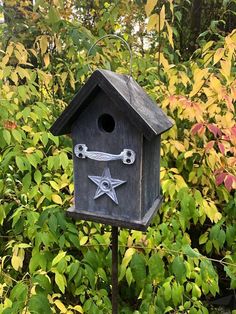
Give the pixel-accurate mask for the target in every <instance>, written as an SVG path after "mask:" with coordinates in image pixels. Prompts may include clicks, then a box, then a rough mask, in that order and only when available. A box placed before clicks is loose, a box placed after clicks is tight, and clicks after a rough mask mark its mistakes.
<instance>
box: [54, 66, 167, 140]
mask: <svg viewBox="0 0 236 314" xmlns="http://www.w3.org/2000/svg"><path fill="white" fill-rule="evenodd" d="M97 86H99V87H101V88H102V89H103V90H104V91H105V92H106V93H107V94H108V95H109V96H110V97H111V98H112V99H113V102H115V103H116V104H117V105H119V106H120V109H121V110H122V112H123V113H126V114H127V116H126V118H127V119H128V120H130V121H131V123H132V121H133V123H134V125H135V126H136V128H138V129H139V131H141V132H142V133H143V134H144V136H145V137H146V138H149V139H151V138H152V137H153V136H156V135H160V134H161V133H163V132H165V131H167V130H168V129H169V128H171V127H172V125H173V123H172V122H171V121H170V120H169V118H168V117H167V116H166V114H165V113H164V112H163V111H162V110H161V109H160V108H159V107H158V106H157V105H156V104H155V102H154V101H153V100H152V99H151V98H150V97H149V96H148V95H147V94H146V92H145V91H144V90H143V89H142V87H141V86H139V85H138V84H137V82H136V81H135V80H134V79H133V78H132V77H129V76H127V75H121V74H117V73H114V72H111V71H108V70H97V71H95V72H94V73H93V74H92V76H91V77H90V78H89V80H88V81H87V83H86V84H85V85H84V86H83V87H82V88H81V89H80V91H79V92H78V93H77V95H76V96H75V97H74V99H73V100H72V102H71V103H70V105H69V106H68V107H67V108H66V110H65V111H64V112H63V113H62V114H61V116H60V117H59V118H58V120H57V121H56V122H55V123H54V125H53V126H52V127H51V132H52V133H53V134H54V135H61V134H68V133H70V130H71V126H72V124H73V122H74V121H75V118H76V117H78V116H79V115H80V113H81V112H82V111H83V109H84V108H85V107H86V106H87V105H88V104H89V101H88V99H87V97H88V96H91V94H92V93H93V92H94V91H96V87H97Z"/></svg>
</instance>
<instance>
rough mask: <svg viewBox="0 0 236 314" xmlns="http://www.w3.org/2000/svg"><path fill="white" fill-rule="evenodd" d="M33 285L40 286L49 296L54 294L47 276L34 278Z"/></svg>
mask: <svg viewBox="0 0 236 314" xmlns="http://www.w3.org/2000/svg"><path fill="white" fill-rule="evenodd" d="M33 283H34V284H38V285H39V286H40V287H41V288H43V289H44V290H45V292H46V293H47V294H48V293H51V292H52V285H51V283H50V281H49V279H48V277H47V276H45V275H41V274H39V275H36V276H35V277H33Z"/></svg>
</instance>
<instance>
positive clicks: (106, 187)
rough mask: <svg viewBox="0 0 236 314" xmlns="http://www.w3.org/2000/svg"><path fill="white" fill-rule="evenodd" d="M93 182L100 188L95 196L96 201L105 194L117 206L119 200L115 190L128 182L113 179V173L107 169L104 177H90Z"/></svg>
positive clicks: (103, 174)
mask: <svg viewBox="0 0 236 314" xmlns="http://www.w3.org/2000/svg"><path fill="white" fill-rule="evenodd" d="M88 177H89V179H90V180H91V181H93V182H94V183H95V184H96V185H97V186H98V187H97V191H96V193H95V195H94V199H96V198H98V197H100V196H102V195H103V194H106V195H108V196H109V197H110V198H111V199H112V200H113V202H114V203H116V204H117V205H118V204H119V203H118V199H117V196H116V192H115V188H117V187H118V186H120V185H121V184H124V183H126V181H123V180H119V179H113V178H112V177H111V172H110V169H109V168H105V169H104V171H103V173H102V176H101V177H99V176H88Z"/></svg>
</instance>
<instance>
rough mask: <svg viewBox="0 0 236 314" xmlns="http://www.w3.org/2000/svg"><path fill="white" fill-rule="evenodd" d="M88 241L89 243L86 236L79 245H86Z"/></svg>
mask: <svg viewBox="0 0 236 314" xmlns="http://www.w3.org/2000/svg"><path fill="white" fill-rule="evenodd" d="M87 241H88V236H84V237H82V238H81V239H80V241H79V243H80V245H85V243H86V242H87Z"/></svg>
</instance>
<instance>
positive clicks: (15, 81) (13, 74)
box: [10, 71, 18, 85]
mask: <svg viewBox="0 0 236 314" xmlns="http://www.w3.org/2000/svg"><path fill="white" fill-rule="evenodd" d="M10 77H11V79H12V81H13V82H14V83H15V85H17V83H18V75H17V73H16V71H14V72H12V73H11V76H10Z"/></svg>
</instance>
